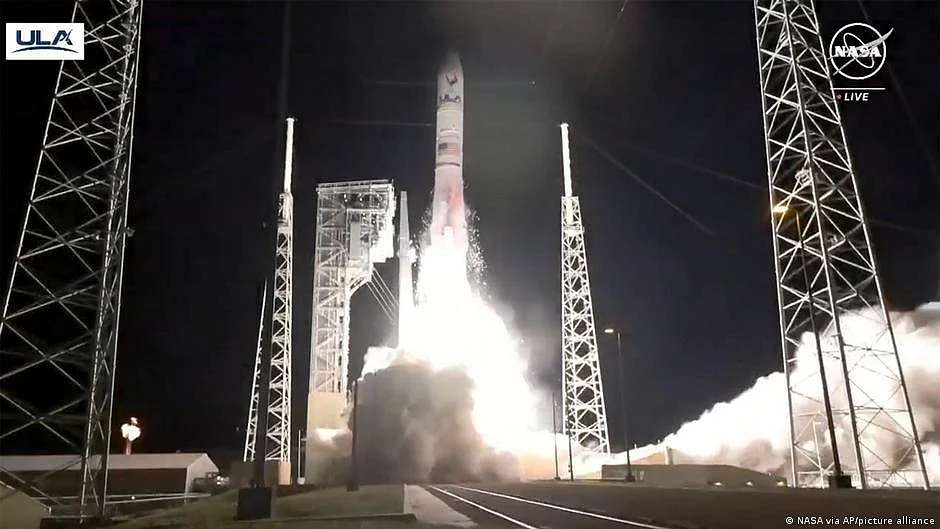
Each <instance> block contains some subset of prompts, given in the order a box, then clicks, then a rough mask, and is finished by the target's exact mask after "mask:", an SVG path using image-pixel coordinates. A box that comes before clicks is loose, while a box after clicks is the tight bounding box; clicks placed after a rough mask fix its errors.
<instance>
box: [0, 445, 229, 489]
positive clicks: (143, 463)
mask: <svg viewBox="0 0 940 529" xmlns="http://www.w3.org/2000/svg"><path fill="white" fill-rule="evenodd" d="M80 464H81V461H80V459H79V456H77V455H49V456H0V468H2V469H4V470H5V471H7V472H10V473H12V474H15V475H16V476H18V477H19V478H20V479H23V480H25V481H27V482H31V481H33V480H36V479H40V478H42V476H43V475H45V474H50V473H51V474H50V475H48V476H46V477H45V478H44V479H42V481H41V485H40V488H41V489H42V491H43V492H44V493H45V494H47V495H49V496H53V497H69V496H75V495H76V494H77V493H78V490H79V485H80V483H81V467H80ZM108 467H109V471H108V496H109V497H120V496H127V497H130V496H135V497H137V496H143V497H147V496H167V495H181V494H184V493H190V492H193V480H195V479H196V478H201V477H205V475H206V474H208V473H210V472H218V471H219V468H218V467H217V466H216V465H215V463H213V462H212V460H211V459H209V456H208V455H207V454H130V455H125V454H111V456H110V457H109V458H108ZM59 469H62V470H60V471H58V472H54V471H56V470H59ZM135 499H137V498H135Z"/></svg>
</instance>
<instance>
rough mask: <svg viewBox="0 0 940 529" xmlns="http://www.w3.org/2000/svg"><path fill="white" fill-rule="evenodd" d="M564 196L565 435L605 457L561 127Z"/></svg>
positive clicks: (589, 314)
mask: <svg viewBox="0 0 940 529" xmlns="http://www.w3.org/2000/svg"><path fill="white" fill-rule="evenodd" d="M561 149H562V151H561V152H562V161H563V171H564V180H565V196H563V197H562V198H561V310H562V314H561V354H562V386H563V391H564V402H563V407H564V416H565V422H564V428H565V434H566V435H568V436H569V437H570V438H571V439H572V440H573V441H574V442H576V443H578V444H579V445H581V446H583V447H584V448H587V449H588V450H591V451H592V452H595V453H603V454H608V453H610V441H609V439H608V437H607V413H606V411H605V408H604V387H603V384H602V382H601V366H600V358H599V356H598V353H597V334H596V332H595V329H594V304H593V302H592V301H591V282H590V280H589V278H588V267H587V255H586V252H585V248H584V226H583V225H582V224H581V205H580V202H579V200H578V197H577V196H573V195H572V194H571V151H570V148H569V145H568V124H567V123H562V125H561Z"/></svg>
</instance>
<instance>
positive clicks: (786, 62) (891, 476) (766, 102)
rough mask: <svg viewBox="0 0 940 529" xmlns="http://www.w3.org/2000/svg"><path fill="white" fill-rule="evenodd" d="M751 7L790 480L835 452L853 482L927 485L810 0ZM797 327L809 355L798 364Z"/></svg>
mask: <svg viewBox="0 0 940 529" xmlns="http://www.w3.org/2000/svg"><path fill="white" fill-rule="evenodd" d="M754 7H755V20H756V25H757V49H758V63H759V69H760V83H761V94H762V102H763V116H764V138H765V142H766V148H767V154H766V155H767V174H768V178H769V183H770V185H769V187H770V204H771V207H772V211H773V215H772V226H773V239H774V258H775V268H776V275H777V295H778V301H779V307H780V328H781V338H782V340H781V341H782V345H783V361H784V372H785V374H786V379H787V387H788V390H787V391H788V394H787V397H788V405H789V409H790V417H789V421H790V441H791V443H790V451H791V462H792V466H791V474H792V479H793V483H794V484H795V485H796V486H813V485H818V484H819V483H818V482H819V477H820V476H821V475H832V474H839V472H838V471H837V469H836V465H835V462H836V461H839V462H840V463H846V462H847V463H849V464H848V466H847V469H846V472H845V473H846V474H852V478H854V480H855V482H856V484H857V485H858V486H860V487H861V488H873V487H895V486H899V487H912V486H920V487H927V486H928V481H927V474H926V471H925V468H924V459H923V454H922V452H921V447H920V444H919V442H918V438H917V430H916V428H915V425H914V421H913V417H912V414H911V405H910V400H909V398H908V395H907V387H906V385H905V382H904V375H903V373H902V369H901V364H900V360H899V359H898V353H897V345H896V343H895V339H894V332H893V330H892V327H891V321H890V319H889V317H888V312H887V309H886V307H885V303H884V295H883V292H882V288H881V283H880V279H879V276H878V268H877V266H876V263H875V258H874V255H873V253H872V248H871V238H870V236H869V230H868V225H867V222H866V219H865V214H864V212H863V208H862V203H861V200H860V199H859V194H858V185H857V183H856V180H855V175H854V173H853V168H852V160H851V157H850V156H849V152H848V149H847V147H846V139H845V132H844V131H843V128H842V120H841V117H840V115H839V107H838V104H837V100H836V96H835V93H834V90H833V87H832V80H831V77H830V71H829V64H828V62H827V59H826V55H825V52H824V49H825V48H824V47H823V42H822V39H821V37H820V33H819V21H818V20H817V17H816V12H815V6H814V4H813V2H812V1H811V0H755V2H754ZM852 312H857V314H856V315H852V314H850V313H852ZM848 326H854V328H851V329H849V330H848V332H847V329H848ZM804 331H810V332H811V334H812V336H813V338H811V339H812V340H813V341H814V342H815V343H814V347H815V354H810V355H808V357H806V358H801V365H800V369H796V364H797V355H796V350H797V349H798V348H799V346H800V337H801V334H802V333H803V332H804ZM821 373H822V376H821ZM824 381H825V384H824ZM827 386H828V389H825V388H826V387H827ZM827 410H828V411H827ZM827 416H829V417H831V421H830V419H829V417H827ZM816 423H819V424H823V425H827V426H828V432H829V433H828V435H827V436H826V439H825V440H824V441H823V442H822V443H816V442H813V435H814V432H813V425H814V424H816ZM839 432H842V433H841V435H840V434H839ZM833 438H835V441H836V442H835V443H833V442H832V441H833ZM826 445H828V447H827V446H826ZM834 448H835V449H842V453H841V457H833V455H832V452H833V449H834ZM843 486H844V482H843Z"/></svg>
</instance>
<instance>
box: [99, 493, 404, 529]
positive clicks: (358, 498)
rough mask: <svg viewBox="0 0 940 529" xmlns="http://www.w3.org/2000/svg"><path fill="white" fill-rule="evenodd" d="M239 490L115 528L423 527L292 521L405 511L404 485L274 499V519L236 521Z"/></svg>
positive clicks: (382, 522)
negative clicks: (307, 518) (304, 518)
mask: <svg viewBox="0 0 940 529" xmlns="http://www.w3.org/2000/svg"><path fill="white" fill-rule="evenodd" d="M236 499H237V491H229V492H226V493H224V494H220V495H218V496H215V497H213V498H210V499H207V500H203V501H199V502H195V503H192V504H190V505H187V506H184V507H181V508H177V509H168V510H164V511H159V512H156V513H153V514H150V515H147V516H144V517H141V518H136V519H134V520H130V521H128V522H125V523H122V524H120V525H117V526H115V529H157V528H165V529H177V528H180V529H182V528H186V529H221V528H227V527H233V528H234V527H237V528H239V529H255V528H259V529H260V528H264V529H280V528H281V527H284V528H288V527H290V528H300V527H303V528H316V529H358V528H362V529H367V528H374V529H379V528H380V527H396V526H398V525H401V526H403V527H404V526H406V525H407V527H418V528H420V527H421V525H420V524H416V523H414V522H411V523H408V522H402V521H397V520H392V519H381V520H343V521H337V520H331V521H320V520H317V521H309V520H305V521H303V522H301V521H291V520H288V519H289V518H299V517H319V516H355V515H372V514H395V513H402V505H403V495H402V486H401V485H385V486H375V487H362V488H361V489H360V490H359V491H358V492H347V491H346V489H345V488H330V489H323V490H317V491H312V492H306V493H302V494H296V495H292V496H287V497H282V498H278V499H277V500H276V501H275V505H274V512H275V518H274V519H272V520H262V521H254V522H236V521H235V520H234V519H235V503H236Z"/></svg>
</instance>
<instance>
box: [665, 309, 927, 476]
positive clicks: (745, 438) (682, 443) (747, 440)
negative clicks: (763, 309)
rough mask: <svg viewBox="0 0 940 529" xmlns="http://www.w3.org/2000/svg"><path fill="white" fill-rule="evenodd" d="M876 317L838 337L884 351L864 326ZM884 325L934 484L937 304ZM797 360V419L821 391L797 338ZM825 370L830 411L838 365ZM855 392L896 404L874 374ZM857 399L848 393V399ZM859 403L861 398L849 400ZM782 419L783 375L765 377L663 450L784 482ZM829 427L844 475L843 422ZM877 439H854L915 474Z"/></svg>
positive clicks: (883, 341)
mask: <svg viewBox="0 0 940 529" xmlns="http://www.w3.org/2000/svg"><path fill="white" fill-rule="evenodd" d="M878 316H879V315H876V314H873V313H872V311H871V309H866V310H864V311H858V312H855V313H852V314H847V315H845V316H843V318H842V320H841V321H842V322H843V324H842V331H843V334H844V335H845V336H846V342H847V343H871V344H874V346H873V347H876V348H883V349H889V350H890V346H891V344H890V337H889V336H887V335H884V336H879V335H878V333H879V327H880V325H878V324H877V323H872V322H877V321H878V320H879V317H878ZM891 321H892V323H893V326H894V335H895V341H896V343H897V348H898V356H899V358H900V361H901V365H902V367H903V369H904V376H905V381H906V383H907V389H908V395H909V398H910V401H911V409H912V410H913V415H914V423H915V426H916V428H917V432H918V434H919V437H920V439H921V441H922V443H921V444H922V447H923V451H924V458H925V462H926V467H927V471H928V472H927V473H928V477H929V479H930V480H931V482H932V483H937V482H938V481H940V303H929V304H927V305H924V306H922V307H920V308H918V309H917V310H915V311H911V312H903V313H892V314H891ZM830 338H833V335H832V332H831V331H827V332H826V333H823V334H822V335H821V339H822V340H828V339H830ZM846 354H847V359H848V360H849V361H850V365H851V363H852V362H851V361H852V352H851V351H847V353H846ZM868 358H869V360H868V361H872V362H879V360H878V359H876V358H874V357H868ZM797 359H798V360H797V367H796V369H795V370H794V372H793V373H792V374H791V379H792V380H793V381H794V383H797V382H796V381H800V382H799V384H800V391H801V393H803V394H805V395H807V396H808V397H804V398H799V399H795V400H794V402H793V406H794V411H795V413H794V414H795V415H796V414H797V410H798V413H799V414H808V413H812V412H813V411H821V408H822V405H821V404H820V401H821V400H822V389H821V385H822V384H821V382H820V379H819V369H818V364H817V359H816V346H815V340H814V338H813V336H812V335H811V334H809V333H807V334H806V335H804V337H803V341H802V345H801V346H800V348H799V350H798V351H797ZM825 367H826V378H827V380H829V387H830V393H831V398H832V401H833V407H837V406H844V402H845V393H844V388H843V386H842V375H841V365H840V363H839V362H838V360H834V359H830V360H827V364H826V366H825ZM861 367H864V366H861ZM871 368H872V370H873V371H874V370H876V369H878V366H874V365H873V366H871ZM856 369H859V368H856ZM882 369H883V368H882ZM857 372H860V373H864V371H857ZM856 380H857V379H856ZM853 385H854V384H853ZM860 385H861V386H862V387H863V388H864V389H865V391H864V393H865V394H867V396H866V397H864V398H871V399H873V400H879V401H887V402H890V404H889V405H888V407H891V405H892V404H894V405H898V406H900V405H903V402H902V395H900V394H898V393H894V392H893V390H894V388H893V387H892V385H891V384H890V383H887V382H886V381H885V380H884V379H882V378H880V377H879V376H878V375H872V376H869V377H867V378H866V379H863V380H862V381H861V383H860ZM859 393H860V392H859V391H858V390H856V389H855V388H853V395H855V394H859ZM810 397H811V398H810ZM860 398H862V397H861V395H859V396H858V397H856V399H860ZM857 403H858V400H856V404H857ZM788 415H789V412H788V410H787V388H786V380H785V378H784V374H783V373H773V374H770V375H767V376H765V377H762V378H760V379H758V380H757V383H755V384H754V386H753V387H751V388H750V389H748V390H746V391H745V392H743V393H742V394H741V395H739V396H738V397H736V398H735V399H733V400H731V401H730V402H722V403H719V404H716V405H715V406H713V407H712V408H711V409H710V410H708V411H706V412H704V413H703V414H702V416H701V417H699V418H698V419H697V420H694V421H691V422H688V423H686V424H684V425H682V426H681V427H680V428H679V430H678V431H677V432H676V433H674V434H672V435H670V436H668V437H667V438H666V439H665V440H664V443H665V444H666V445H668V446H669V447H671V448H673V449H675V450H676V451H678V452H679V454H677V460H676V462H680V463H681V462H690V463H692V462H695V463H716V464H719V463H720V464H728V465H735V466H740V467H744V468H750V469H753V470H757V471H760V472H768V473H774V474H777V475H781V476H788V475H789V459H790V449H789V444H790V437H789V436H790V433H789V426H788V424H787V417H788ZM836 421H837V424H836V440H837V442H838V444H839V447H840V453H839V455H840V460H842V463H843V466H844V467H845V468H846V469H847V470H850V469H852V468H854V456H853V453H852V450H851V449H850V448H849V447H850V446H851V443H852V438H851V430H850V426H849V423H848V419H846V420H842V419H841V418H840V417H836ZM826 428H827V426H826V424H825V420H823V423H822V424H820V425H819V427H818V428H817V439H818V442H819V443H820V447H821V449H820V450H819V451H820V452H821V454H820V455H821V458H822V459H823V464H829V463H831V461H832V454H831V448H829V442H828V435H827V431H826ZM795 429H796V431H800V425H795ZM882 432H883V430H881V429H879V428H869V429H868V430H866V431H864V432H862V434H861V435H862V437H863V441H862V442H863V444H864V445H866V446H868V447H870V448H871V449H873V450H874V452H875V453H877V454H878V455H879V456H880V457H882V458H885V459H886V463H887V464H888V465H891V466H897V467H900V468H905V467H907V468H916V460H914V459H912V457H911V455H910V454H905V453H899V452H898V448H899V447H898V446H897V443H896V441H897V440H896V439H895V438H894V436H893V435H892V434H888V435H884V434H883V433H882ZM805 437H806V438H805V439H803V438H801V439H800V442H810V443H812V442H813V438H812V437H813V429H812V428H809V429H808V433H807V434H806V435H805ZM842 447H845V448H842ZM681 459H684V460H686V461H682V460H681ZM827 459H828V460H827ZM885 468H888V467H887V466H886V467H885ZM800 470H809V468H803V469H800Z"/></svg>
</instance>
